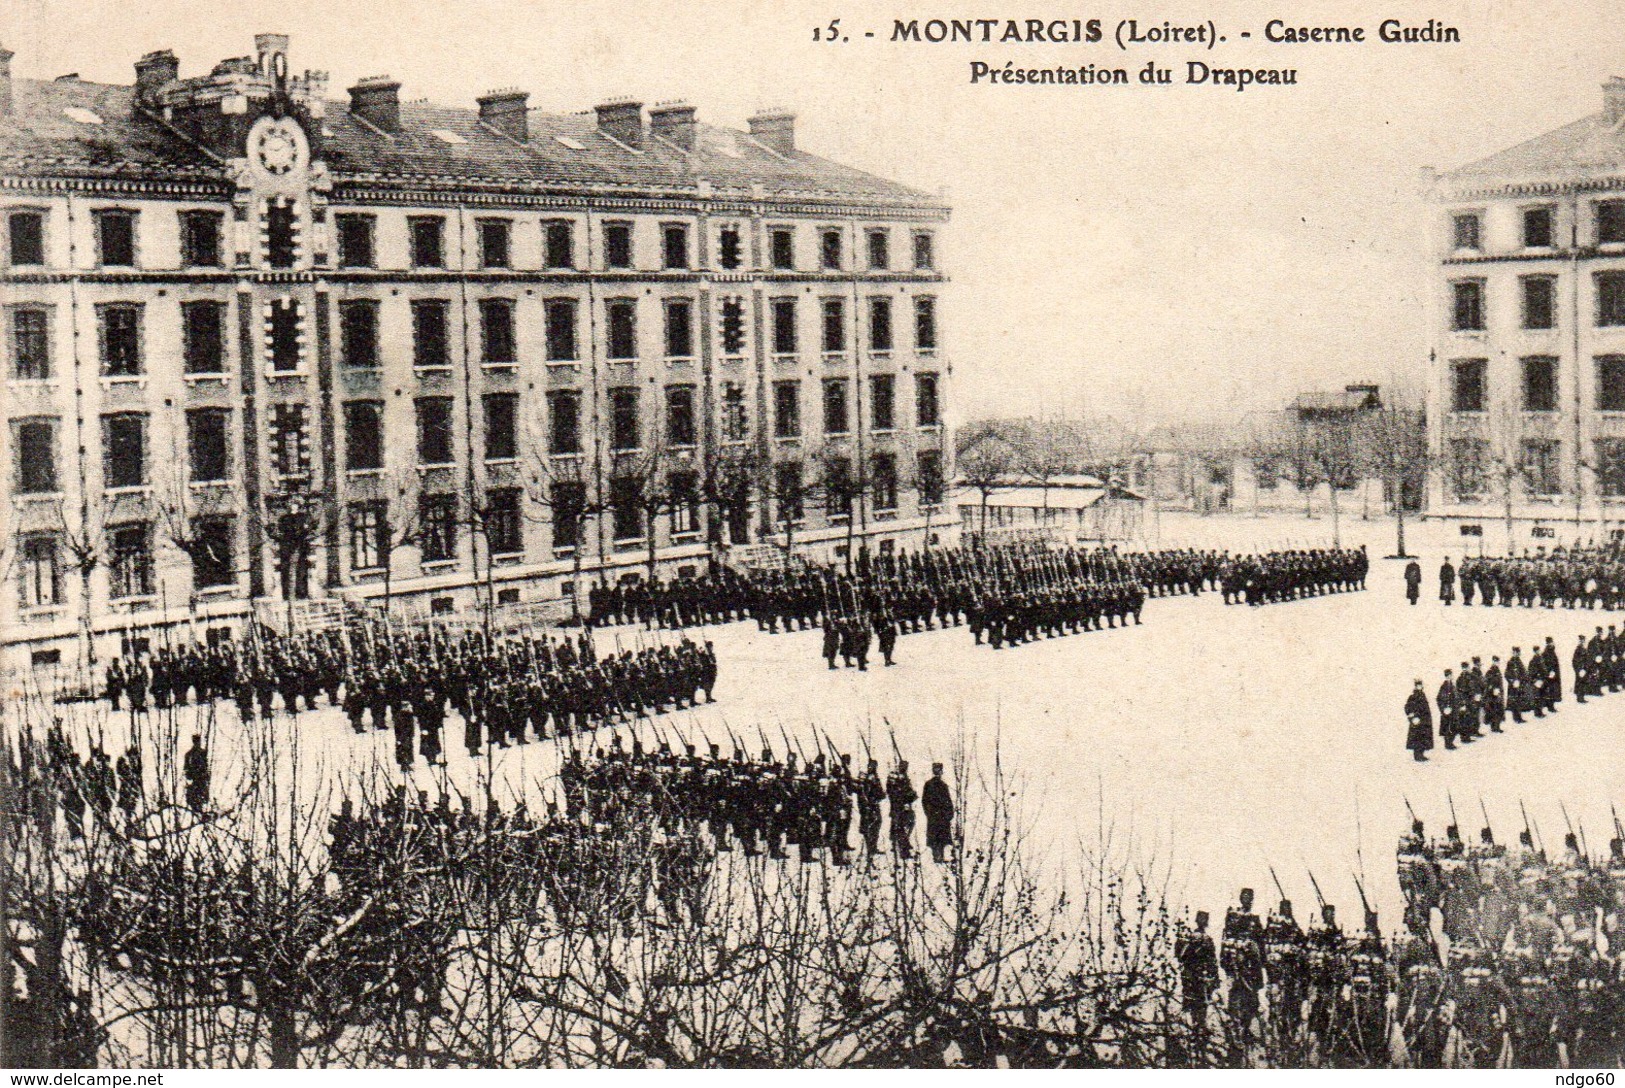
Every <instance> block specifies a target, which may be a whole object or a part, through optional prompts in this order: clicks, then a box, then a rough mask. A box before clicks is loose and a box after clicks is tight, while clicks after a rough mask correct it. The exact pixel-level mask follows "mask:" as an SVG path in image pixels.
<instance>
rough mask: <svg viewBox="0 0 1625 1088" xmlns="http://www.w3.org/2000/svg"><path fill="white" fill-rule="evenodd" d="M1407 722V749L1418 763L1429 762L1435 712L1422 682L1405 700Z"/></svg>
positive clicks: (1417, 684) (1419, 682) (1417, 683)
mask: <svg viewBox="0 0 1625 1088" xmlns="http://www.w3.org/2000/svg"><path fill="white" fill-rule="evenodd" d="M1405 721H1406V723H1407V730H1406V734H1405V747H1407V748H1409V749H1410V750H1411V756H1412V758H1414V759H1415V760H1416V762H1418V763H1425V762H1427V758H1428V757H1427V754H1428V752H1430V751H1432V749H1433V710H1432V708H1430V707H1429V706H1428V697H1427V692H1425V691H1423V690H1422V681H1420V680H1418V681H1417V682H1416V686H1415V687H1414V688H1412V689H1411V694H1410V696H1409V697H1408V698H1407V699H1406V700H1405Z"/></svg>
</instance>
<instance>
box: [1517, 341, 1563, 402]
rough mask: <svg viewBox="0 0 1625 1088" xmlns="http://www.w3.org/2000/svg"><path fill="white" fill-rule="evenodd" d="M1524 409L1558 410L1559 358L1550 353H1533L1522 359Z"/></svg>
mask: <svg viewBox="0 0 1625 1088" xmlns="http://www.w3.org/2000/svg"><path fill="white" fill-rule="evenodd" d="M1522 366H1523V410H1524V411H1526V412H1555V411H1557V360H1556V359H1554V358H1552V357H1551V356H1549V355H1531V356H1529V357H1528V358H1526V359H1524V360H1522Z"/></svg>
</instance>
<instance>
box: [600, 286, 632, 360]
mask: <svg viewBox="0 0 1625 1088" xmlns="http://www.w3.org/2000/svg"><path fill="white" fill-rule="evenodd" d="M604 315H605V323H606V324H607V325H608V326H609V333H608V334H609V356H608V357H609V358H611V359H616V360H622V359H636V358H637V357H638V303H637V300H636V299H631V298H612V299H610V300H609V301H608V302H606V303H604Z"/></svg>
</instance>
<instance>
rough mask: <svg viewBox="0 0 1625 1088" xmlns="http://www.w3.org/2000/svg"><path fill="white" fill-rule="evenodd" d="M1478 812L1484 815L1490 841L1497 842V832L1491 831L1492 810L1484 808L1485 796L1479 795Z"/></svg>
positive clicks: (1485, 827)
mask: <svg viewBox="0 0 1625 1088" xmlns="http://www.w3.org/2000/svg"><path fill="white" fill-rule="evenodd" d="M1478 811H1479V812H1481V813H1483V814H1484V830H1485V831H1489V833H1490V841H1492V842H1493V841H1494V840H1495V832H1494V831H1493V830H1491V829H1490V810H1489V809H1487V808H1485V807H1484V795H1483V794H1482V793H1481V794H1479V795H1478Z"/></svg>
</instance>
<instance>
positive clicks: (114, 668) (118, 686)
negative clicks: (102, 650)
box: [107, 657, 125, 710]
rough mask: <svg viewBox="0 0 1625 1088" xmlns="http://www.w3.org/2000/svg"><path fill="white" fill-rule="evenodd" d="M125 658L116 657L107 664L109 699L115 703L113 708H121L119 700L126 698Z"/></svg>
mask: <svg viewBox="0 0 1625 1088" xmlns="http://www.w3.org/2000/svg"><path fill="white" fill-rule="evenodd" d="M124 686H125V679H124V660H123V659H122V658H118V657H115V658H114V659H113V660H112V662H110V663H109V664H108V666H107V701H108V702H109V703H112V704H113V709H114V710H117V709H119V702H120V701H121V700H122V699H123V698H124Z"/></svg>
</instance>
